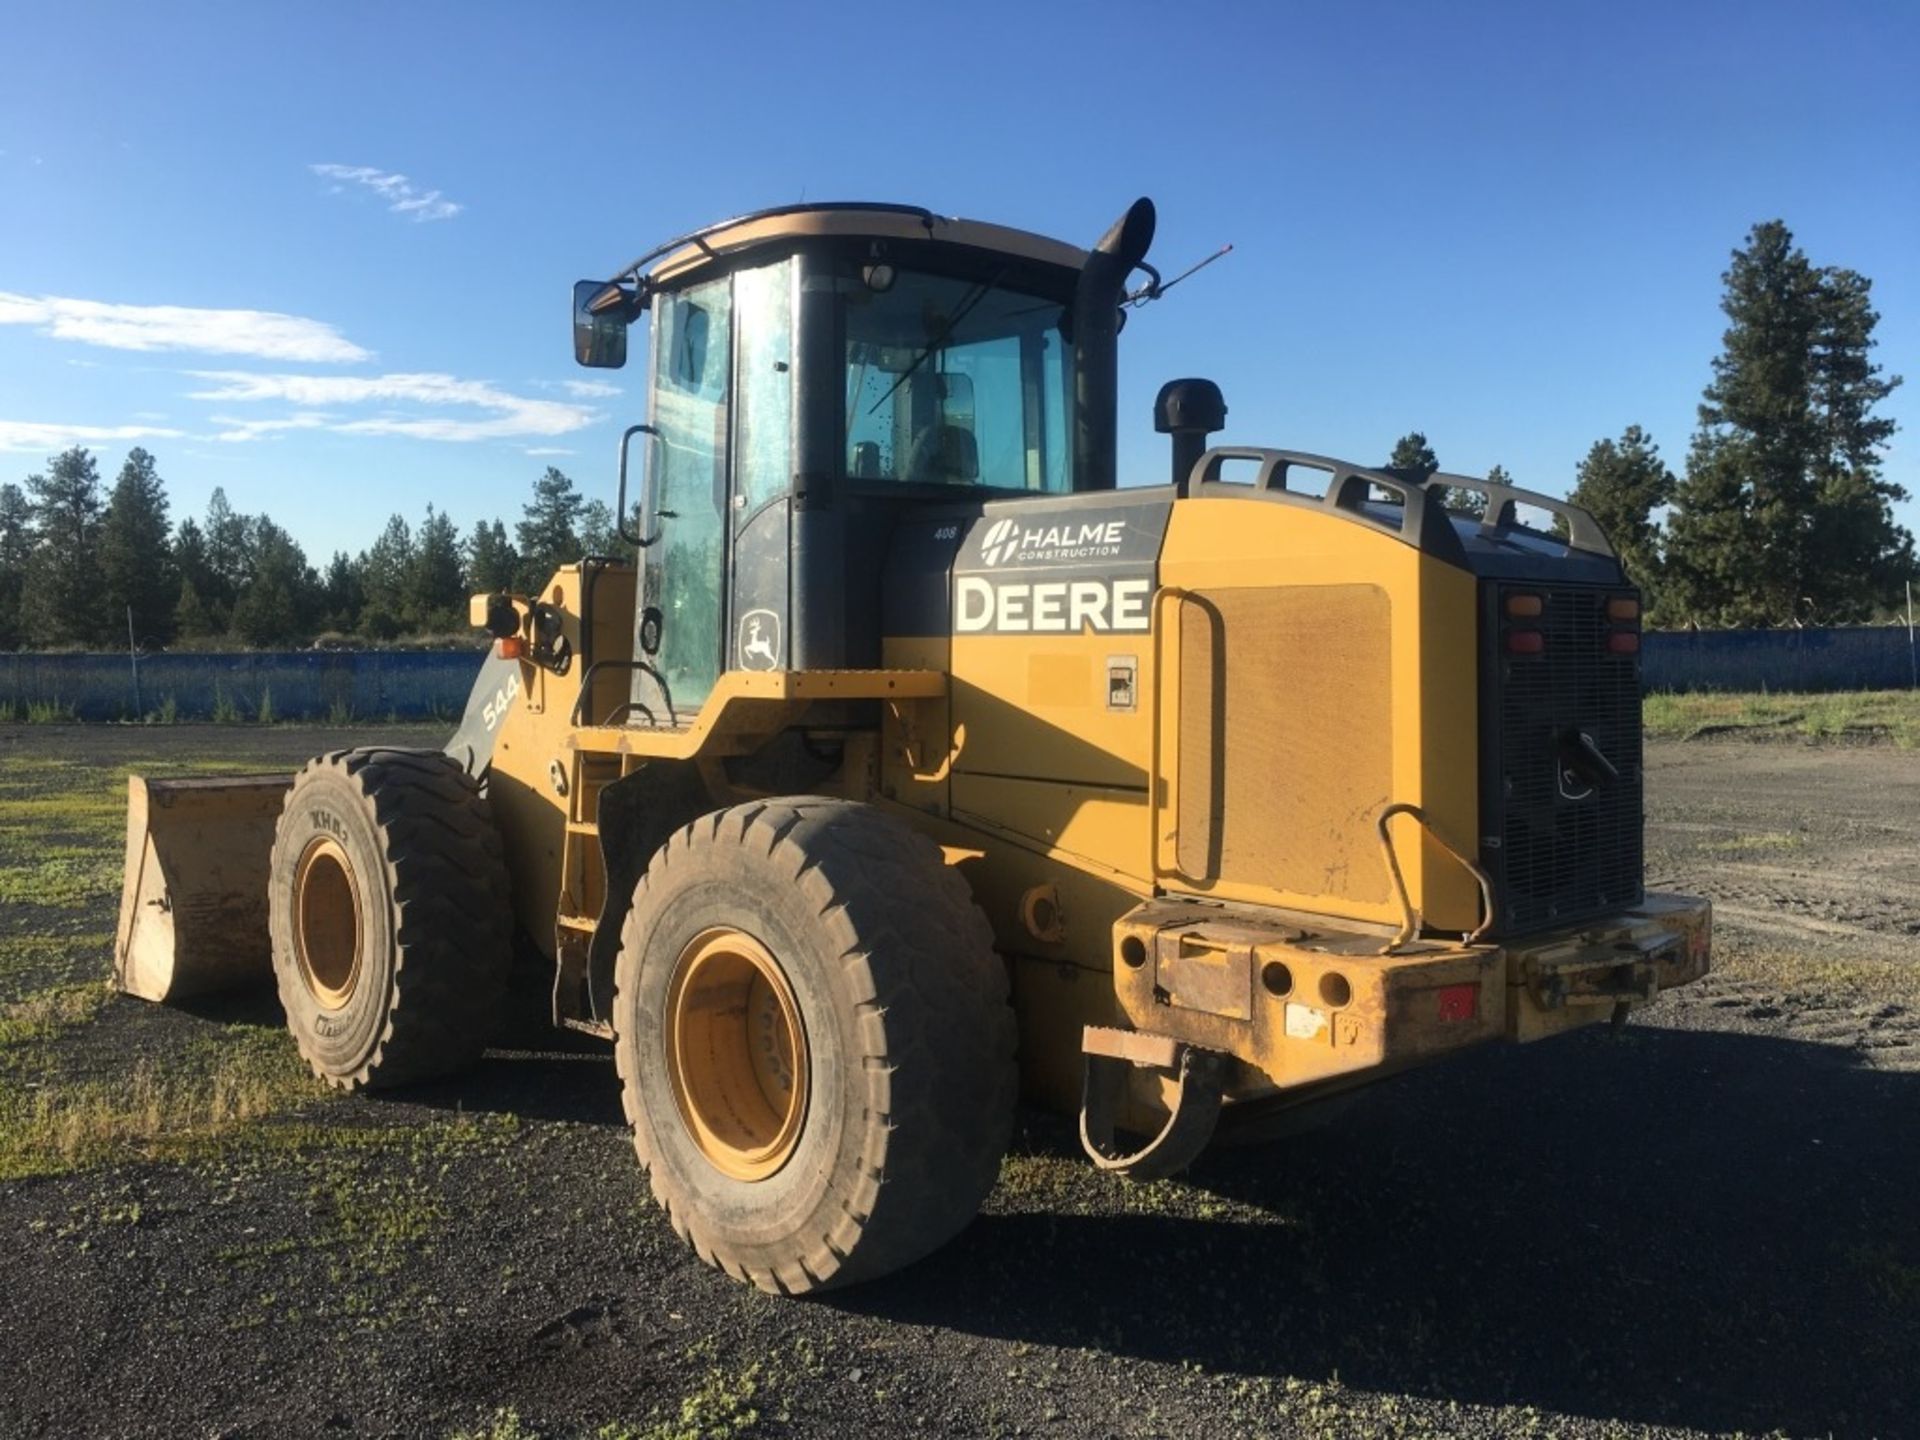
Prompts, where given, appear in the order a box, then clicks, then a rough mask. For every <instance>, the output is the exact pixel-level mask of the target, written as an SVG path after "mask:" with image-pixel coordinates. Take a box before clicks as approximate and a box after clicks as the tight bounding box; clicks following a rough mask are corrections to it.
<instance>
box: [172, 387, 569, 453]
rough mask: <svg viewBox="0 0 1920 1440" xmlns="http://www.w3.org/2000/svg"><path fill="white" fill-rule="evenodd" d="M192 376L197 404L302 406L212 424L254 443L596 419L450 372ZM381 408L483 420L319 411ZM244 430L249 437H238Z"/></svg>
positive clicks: (467, 435) (553, 429) (491, 430)
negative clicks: (201, 383) (293, 433)
mask: <svg viewBox="0 0 1920 1440" xmlns="http://www.w3.org/2000/svg"><path fill="white" fill-rule="evenodd" d="M191 373H192V374H194V375H195V376H197V377H198V378H199V379H202V380H207V381H211V382H212V383H213V386H214V388H213V389H211V390H201V391H197V392H195V393H194V394H193V396H192V398H193V399H195V400H212V401H223V402H235V401H239V402H252V401H262V400H280V401H285V402H286V403H288V404H290V405H294V406H298V407H301V408H300V411H299V412H298V413H295V414H293V415H289V416H286V417H277V418H274V419H269V420H266V421H257V420H256V421H233V420H230V419H229V420H217V421H216V423H220V424H226V425H229V426H231V427H233V428H232V429H230V430H229V432H228V433H227V434H225V435H223V436H221V438H222V439H234V440H249V439H255V438H257V437H258V435H260V434H264V433H268V432H269V431H272V430H313V429H327V430H333V431H337V432H339V433H341V434H345V435H403V436H408V437H411V438H413V439H416V440H448V441H469V440H514V439H520V438H522V437H526V436H553V435H566V434H569V433H571V432H572V431H575V430H579V429H582V428H584V427H585V426H588V425H591V424H592V423H593V422H594V421H595V420H597V419H598V418H599V416H598V415H597V414H596V412H594V411H593V410H591V409H589V408H588V407H586V406H585V405H569V404H566V403H565V402H563V401H559V400H536V399H531V398H529V397H527V396H523V395H514V394H511V393H509V392H508V391H505V390H501V389H499V388H498V387H496V386H493V385H490V384H488V383H487V382H486V381H484V380H461V379H458V378H457V377H455V376H452V375H428V374H417V375H416V374H409V375H370V376H354V375H255V374H249V373H247V372H244V371H237V370H196V371H193V372H191ZM381 403H385V404H386V405H388V406H412V407H418V408H419V409H423V410H448V409H452V410H469V411H472V410H478V411H481V412H483V414H484V415H485V418H483V419H475V418H472V417H470V416H467V417H463V416H460V415H444V414H417V413H408V412H407V411H406V410H398V409H388V410H386V411H385V412H384V413H381V414H378V415H369V416H367V417H366V418H364V419H359V420H343V419H339V418H337V417H333V416H331V415H329V414H327V413H325V412H326V410H327V407H339V406H350V405H372V404H381ZM247 427H251V429H252V432H253V433H251V434H248V433H240V432H241V431H242V430H244V429H246V428H247Z"/></svg>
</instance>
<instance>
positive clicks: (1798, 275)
mask: <svg viewBox="0 0 1920 1440" xmlns="http://www.w3.org/2000/svg"><path fill="white" fill-rule="evenodd" d="M1721 284H1722V286H1723V290H1722V294H1721V300H1720V309H1721V311H1722V313H1724V314H1725V315H1726V317H1727V329H1726V332H1725V334H1724V335H1723V336H1722V339H1721V351H1720V354H1719V355H1717V356H1716V357H1715V358H1714V360H1713V370H1712V378H1711V379H1710V380H1709V381H1708V383H1707V386H1706V390H1705V392H1704V393H1703V394H1702V396H1701V400H1700V406H1699V411H1698V419H1697V422H1696V425H1695V428H1694V432H1693V437H1692V443H1691V445H1690V447H1689V449H1688V452H1687V458H1686V463H1685V467H1684V470H1683V473H1681V474H1680V475H1675V474H1674V472H1673V471H1672V470H1671V469H1670V468H1669V467H1668V465H1667V464H1666V462H1665V461H1664V460H1662V459H1661V457H1660V447H1659V446H1658V445H1657V444H1655V443H1654V439H1653V437H1652V436H1651V435H1649V434H1648V433H1647V432H1646V431H1645V430H1643V429H1642V428H1641V427H1640V426H1638V425H1629V426H1628V427H1627V428H1626V430H1625V431H1624V432H1622V434H1621V435H1620V436H1619V438H1618V439H1606V440H1599V441H1596V442H1595V443H1594V445H1593V448H1592V449H1590V450H1589V451H1588V452H1587V454H1586V457H1585V458H1584V459H1583V460H1581V461H1580V463H1579V465H1578V466H1577V467H1576V469H1575V472H1574V485H1573V489H1572V492H1571V494H1570V495H1569V497H1568V498H1570V499H1571V500H1572V501H1573V502H1574V503H1575V504H1576V505H1580V506H1583V507H1584V508H1585V509H1587V510H1589V511H1591V512H1592V513H1593V516H1594V518H1595V519H1597V520H1598V521H1599V522H1600V525H1601V528H1602V529H1604V530H1605V531H1606V533H1607V536H1608V538H1609V539H1610V540H1611V541H1612V542H1613V546H1614V549H1615V550H1616V551H1617V552H1618V553H1619V556H1620V559H1621V562H1622V564H1623V565H1625V567H1626V570H1627V573H1628V575H1629V576H1630V577H1631V578H1632V579H1633V581H1634V582H1635V583H1636V584H1638V585H1639V586H1640V589H1641V592H1642V594H1643V596H1644V598H1645V603H1646V607H1647V616H1648V620H1649V622H1650V623H1651V624H1654V625H1658V626H1663V627H1668V628H1682V627H1699V628H1715V627H1769V626H1781V625H1840V624H1848V623H1851V622H1856V621H1862V620H1871V619H1874V618H1879V617H1887V616H1891V615H1896V614H1898V613H1899V612H1900V608H1901V599H1902V593H1903V591H1904V589H1905V586H1906V585H1907V584H1908V583H1909V582H1910V581H1912V580H1914V579H1916V578H1920V577H1916V575H1915V570H1914V550H1913V537H1912V535H1911V534H1909V533H1908V532H1907V531H1906V530H1905V529H1904V528H1902V527H1901V526H1899V525H1897V524H1895V523H1894V519H1893V508H1892V507H1893V506H1894V505H1895V504H1896V503H1898V502H1900V501H1902V500H1905V499H1906V498H1907V492H1906V491H1905V490H1904V489H1902V488H1901V487H1900V486H1899V485H1896V484H1894V483H1893V482H1891V481H1889V480H1888V479H1887V478H1886V477H1885V476H1884V475H1883V474H1882V472H1881V457H1882V455H1883V454H1884V452H1885V450H1886V446H1887V442H1888V441H1889V440H1890V439H1892V437H1893V433H1894V430H1895V424H1894V422H1893V421H1892V420H1890V419H1888V418H1886V417H1884V416H1880V415H1876V414H1875V413H1874V411H1875V408H1876V407H1877V406H1878V405H1879V404H1880V403H1881V402H1882V401H1883V400H1885V399H1886V398H1887V397H1888V396H1889V395H1891V394H1892V393H1893V391H1894V389H1895V388H1896V387H1897V386H1898V385H1899V384H1900V383H1901V378H1900V377H1899V376H1898V375H1885V374H1883V373H1882V372H1881V368H1880V366H1878V365H1877V364H1875V363H1874V362H1873V359H1872V352H1873V350H1874V347H1875V345H1876V343H1877V342H1876V341H1875V339H1874V336H1873V332H1874V327H1875V326H1876V325H1878V324H1879V321H1880V316H1879V314H1878V313H1877V312H1876V311H1875V310H1874V308H1873V303H1872V290H1873V282H1872V281H1870V280H1869V279H1867V277H1866V276H1864V275H1862V274H1860V273H1859V272H1858V271H1855V270H1847V269H1841V268H1837V267H1832V266H1816V265H1814V264H1813V263H1812V262H1811V261H1810V260H1809V259H1808V258H1807V256H1806V253H1805V252H1804V251H1803V250H1801V249H1800V248H1799V247H1798V246H1797V245H1795V244H1794V239H1793V233H1792V231H1790V230H1789V229H1788V228H1787V226H1786V224H1785V223H1784V222H1782V221H1779V220H1769V221H1766V222H1764V223H1762V224H1759V225H1756V226H1754V227H1753V229H1752V230H1751V231H1750V232H1749V233H1748V235H1747V243H1746V245H1745V246H1744V247H1743V248H1741V249H1739V250H1736V251H1735V252H1734V254H1733V263H1732V264H1731V266H1729V267H1728V269H1727V271H1726V272H1725V273H1724V274H1723V275H1722V276H1721ZM1387 465H1388V467H1389V468H1393V469H1398V470H1401V471H1403V472H1412V473H1415V474H1418V475H1419V476H1420V477H1421V478H1422V479H1424V478H1425V477H1427V476H1430V475H1432V474H1434V473H1435V472H1436V471H1437V470H1439V468H1440V466H1439V461H1438V459H1437V458H1436V457H1435V455H1434V451H1433V447H1432V446H1431V445H1430V444H1428V442H1427V437H1426V435H1425V434H1423V433H1422V432H1420V431H1417V430H1416V431H1413V432H1411V433H1410V434H1408V435H1405V436H1403V437H1401V439H1400V441H1399V443H1398V444H1397V445H1395V446H1394V449H1393V453H1392V455H1390V456H1389V457H1388V460H1387ZM1488 478H1489V479H1493V480H1500V481H1507V480H1508V478H1509V477H1508V476H1507V474H1506V472H1505V471H1504V470H1502V469H1501V468H1500V467H1499V466H1497V465H1496V466H1495V467H1494V469H1493V472H1492V474H1490V475H1489V477H1488ZM1536 488H1538V487H1536ZM1452 494H1453V495H1454V496H1458V497H1460V500H1459V504H1458V506H1457V508H1460V509H1464V510H1468V511H1471V512H1474V513H1478V512H1480V511H1481V510H1483V509H1484V507H1485V502H1484V500H1483V499H1482V498H1481V497H1480V496H1479V495H1477V494H1474V493H1473V492H1470V491H1465V490H1456V491H1454V492H1452ZM1449 503H1452V501H1451V499H1450V502H1449Z"/></svg>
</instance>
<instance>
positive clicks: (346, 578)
mask: <svg viewBox="0 0 1920 1440" xmlns="http://www.w3.org/2000/svg"><path fill="white" fill-rule="evenodd" d="M366 603H367V589H366V586H365V584H363V583H362V580H361V575H360V567H359V565H358V564H357V563H355V561H354V559H353V557H352V556H350V555H348V554H347V552H346V551H344V550H336V551H334V552H333V559H332V560H331V561H329V562H328V564H327V576H326V579H325V580H323V581H322V582H321V585H320V608H321V611H322V615H321V623H322V624H324V625H325V626H326V628H327V629H329V630H337V631H339V632H340V633H341V634H343V635H351V634H352V633H353V632H354V631H355V630H357V629H359V628H360V611H361V609H362V607H363V606H365V604H366Z"/></svg>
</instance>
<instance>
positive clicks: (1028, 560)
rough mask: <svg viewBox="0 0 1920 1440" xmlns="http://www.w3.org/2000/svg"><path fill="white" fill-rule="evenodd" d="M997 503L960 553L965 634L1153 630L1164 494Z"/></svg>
mask: <svg viewBox="0 0 1920 1440" xmlns="http://www.w3.org/2000/svg"><path fill="white" fill-rule="evenodd" d="M1087 498H1091V497H1084V498H1082V499H1079V500H1067V501H1063V502H1061V503H1059V504H1056V505H1046V506H1044V507H1043V506H1040V505H1037V504H1035V503H1034V502H1030V501H1025V502H1012V503H1009V504H1006V505H995V506H991V507H989V509H988V512H987V513H986V514H984V515H982V516H981V517H980V518H979V519H978V520H976V521H975V522H974V523H973V525H972V526H971V527H970V533H969V534H968V535H967V537H966V539H965V540H964V541H963V542H962V543H961V546H960V551H959V554H958V555H957V556H956V557H955V561H954V589H953V602H954V603H953V628H954V632H955V633H956V634H963V635H966V634H990V635H1025V634H1055V635H1077V634H1081V633H1083V632H1089V631H1090V632H1094V633H1100V634H1136V635H1137V634H1144V633H1145V632H1146V631H1147V630H1148V629H1149V628H1150V626H1151V624H1152V607H1153V587H1154V582H1155V578H1156V577H1155V573H1154V572H1155V568H1156V564H1157V562H1158V560H1159V556H1160V541H1161V538H1162V536H1163V535H1164V534H1165V533H1166V527H1167V513H1168V510H1169V508H1170V507H1169V505H1168V504H1167V502H1166V501H1164V500H1154V501H1146V502H1133V503H1121V502H1116V501H1115V500H1114V499H1113V498H1112V497H1111V496H1104V495H1103V496H1102V497H1101V500H1102V503H1101V504H1100V505H1099V506H1098V507H1097V508H1096V507H1093V506H1089V505H1088V504H1087V503H1086V499H1087Z"/></svg>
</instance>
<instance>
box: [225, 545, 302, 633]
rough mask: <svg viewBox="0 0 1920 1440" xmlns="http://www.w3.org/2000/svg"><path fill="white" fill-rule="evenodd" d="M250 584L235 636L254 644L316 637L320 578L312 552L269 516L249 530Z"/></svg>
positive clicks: (244, 558)
mask: <svg viewBox="0 0 1920 1440" xmlns="http://www.w3.org/2000/svg"><path fill="white" fill-rule="evenodd" d="M241 564H242V566H243V568H244V570H245V579H244V580H243V581H242V582H241V589H240V595H239V598H238V599H237V600H236V601H235V602H234V606H233V622H232V630H233V633H234V634H235V635H237V636H239V637H240V638H241V639H242V640H244V641H246V642H247V643H248V644H249V645H293V644H299V643H301V642H303V641H305V640H306V639H307V638H308V637H309V635H310V634H311V633H312V628H313V627H312V620H313V610H314V608H315V606H314V602H315V600H316V598H317V593H316V592H317V591H318V589H319V585H318V577H317V576H315V575H314V573H313V572H312V570H310V569H309V568H308V566H307V557H306V553H305V552H304V551H302V550H301V548H300V547H299V545H297V544H296V543H295V542H294V539H293V537H292V536H291V535H289V534H288V533H287V532H286V531H285V530H282V529H281V528H280V527H279V526H278V525H276V524H274V523H273V521H271V520H269V519H268V518H267V517H266V516H264V515H256V516H250V517H248V518H247V519H246V522H245V526H244V538H243V540H242V544H241Z"/></svg>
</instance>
